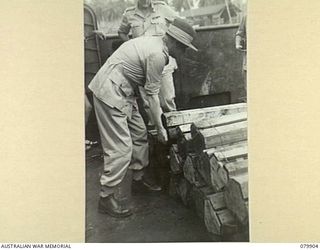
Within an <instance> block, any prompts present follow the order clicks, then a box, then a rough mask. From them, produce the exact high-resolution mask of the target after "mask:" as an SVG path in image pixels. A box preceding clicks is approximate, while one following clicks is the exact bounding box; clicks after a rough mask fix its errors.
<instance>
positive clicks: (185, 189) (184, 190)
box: [178, 178, 192, 206]
mask: <svg viewBox="0 0 320 250" xmlns="http://www.w3.org/2000/svg"><path fill="white" fill-rule="evenodd" d="M191 188H192V185H191V184H190V183H189V182H188V181H187V180H186V179H185V178H181V179H180V180H179V183H178V194H179V196H180V198H181V200H182V202H183V204H184V205H185V206H189V205H190V200H191V196H190V192H191Z"/></svg>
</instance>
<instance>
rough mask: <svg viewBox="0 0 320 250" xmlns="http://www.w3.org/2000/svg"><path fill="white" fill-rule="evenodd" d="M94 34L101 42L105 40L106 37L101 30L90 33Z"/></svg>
mask: <svg viewBox="0 0 320 250" xmlns="http://www.w3.org/2000/svg"><path fill="white" fill-rule="evenodd" d="M92 32H93V33H94V34H96V35H97V36H98V37H99V38H100V39H101V40H105V39H106V35H105V33H104V32H103V31H102V30H94V31H92Z"/></svg>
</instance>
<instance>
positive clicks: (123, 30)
mask: <svg viewBox="0 0 320 250" xmlns="http://www.w3.org/2000/svg"><path fill="white" fill-rule="evenodd" d="M130 29H131V26H130V23H129V21H128V17H127V14H126V11H125V12H124V14H123V16H122V21H121V24H120V27H119V29H118V34H119V37H120V39H121V40H122V41H124V42H126V41H128V40H129V32H130Z"/></svg>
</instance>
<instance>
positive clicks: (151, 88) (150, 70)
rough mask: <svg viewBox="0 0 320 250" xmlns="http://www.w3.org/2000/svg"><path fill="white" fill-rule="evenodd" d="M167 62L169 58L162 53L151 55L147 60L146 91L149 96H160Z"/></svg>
mask: <svg viewBox="0 0 320 250" xmlns="http://www.w3.org/2000/svg"><path fill="white" fill-rule="evenodd" d="M166 62H167V57H166V56H165V55H164V54H162V53H157V54H151V55H150V56H149V57H148V58H147V59H146V83H145V85H144V89H145V91H146V94H147V95H157V94H159V91H160V87H161V78H162V71H163V69H164V66H165V65H166Z"/></svg>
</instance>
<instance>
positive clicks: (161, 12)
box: [118, 1, 177, 38]
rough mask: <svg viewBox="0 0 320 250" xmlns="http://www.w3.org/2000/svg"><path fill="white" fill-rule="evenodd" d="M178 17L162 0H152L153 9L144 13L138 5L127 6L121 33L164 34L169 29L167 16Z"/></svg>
mask: <svg viewBox="0 0 320 250" xmlns="http://www.w3.org/2000/svg"><path fill="white" fill-rule="evenodd" d="M175 17H177V13H176V12H174V11H173V10H172V9H171V8H170V7H169V6H168V5H167V4H166V3H164V2H160V1H154V2H152V10H151V11H150V12H149V13H147V14H146V15H144V14H143V13H142V12H141V11H140V9H139V8H138V6H136V7H130V8H127V9H126V10H125V12H124V14H123V17H122V22H121V24H120V27H119V30H118V32H119V33H124V34H129V32H130V30H131V31H132V37H133V38H136V37H139V36H144V35H145V36H163V35H164V34H165V32H166V29H167V21H166V19H165V18H169V19H173V18H175Z"/></svg>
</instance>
